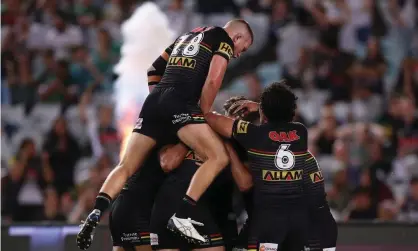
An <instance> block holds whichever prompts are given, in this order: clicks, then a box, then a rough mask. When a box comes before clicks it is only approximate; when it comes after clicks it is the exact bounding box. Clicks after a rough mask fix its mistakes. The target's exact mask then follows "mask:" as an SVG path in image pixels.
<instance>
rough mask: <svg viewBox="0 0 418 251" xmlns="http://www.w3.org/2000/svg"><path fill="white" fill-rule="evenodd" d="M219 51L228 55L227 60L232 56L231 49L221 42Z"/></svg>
mask: <svg viewBox="0 0 418 251" xmlns="http://www.w3.org/2000/svg"><path fill="white" fill-rule="evenodd" d="M219 51H220V52H222V53H225V54H226V55H228V56H229V58H231V57H232V55H233V54H234V51H233V50H232V47H231V46H230V45H229V44H227V43H225V42H221V44H220V45H219Z"/></svg>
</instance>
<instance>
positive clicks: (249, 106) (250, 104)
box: [231, 100, 260, 114]
mask: <svg viewBox="0 0 418 251" xmlns="http://www.w3.org/2000/svg"><path fill="white" fill-rule="evenodd" d="M259 107H260V104H259V103H257V102H254V101H251V100H246V101H243V102H242V103H240V105H239V106H238V108H236V109H235V111H234V114H240V113H242V112H243V111H244V110H245V111H246V113H250V112H258V109H259ZM231 108H232V107H231Z"/></svg>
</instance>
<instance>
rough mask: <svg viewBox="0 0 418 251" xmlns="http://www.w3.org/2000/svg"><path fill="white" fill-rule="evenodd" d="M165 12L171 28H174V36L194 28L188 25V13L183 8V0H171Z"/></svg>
mask: <svg viewBox="0 0 418 251" xmlns="http://www.w3.org/2000/svg"><path fill="white" fill-rule="evenodd" d="M166 13H167V18H168V20H169V22H170V26H171V29H173V30H174V34H175V35H176V36H180V35H181V34H183V33H185V32H188V31H189V30H190V29H193V28H194V27H193V28H192V27H189V22H190V14H189V13H188V11H187V10H186V9H185V6H184V0H172V1H171V4H170V6H169V8H168V10H167V12H166Z"/></svg>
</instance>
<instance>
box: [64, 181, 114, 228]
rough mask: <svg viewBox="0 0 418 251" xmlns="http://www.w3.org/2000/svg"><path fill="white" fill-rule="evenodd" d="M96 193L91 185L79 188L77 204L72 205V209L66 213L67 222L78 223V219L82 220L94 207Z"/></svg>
mask: <svg viewBox="0 0 418 251" xmlns="http://www.w3.org/2000/svg"><path fill="white" fill-rule="evenodd" d="M96 194H97V191H96V190H95V189H93V188H91V187H85V188H82V189H81V190H80V192H79V196H78V200H77V204H76V205H75V206H74V208H73V210H72V211H71V213H70V214H69V215H68V223H72V224H78V223H79V222H80V221H82V220H84V219H85V218H86V217H87V215H88V213H89V212H90V211H91V210H92V209H93V207H94V201H95V198H96ZM102 217H103V220H105V219H106V217H105V216H102ZM105 221H106V220H105Z"/></svg>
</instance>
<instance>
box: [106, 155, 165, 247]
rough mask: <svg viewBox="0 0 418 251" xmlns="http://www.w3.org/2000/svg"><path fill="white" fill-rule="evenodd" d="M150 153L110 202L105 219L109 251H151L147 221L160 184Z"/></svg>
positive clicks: (161, 177)
mask: <svg viewBox="0 0 418 251" xmlns="http://www.w3.org/2000/svg"><path fill="white" fill-rule="evenodd" d="M158 150H159V149H156V150H154V151H153V152H152V153H151V154H150V156H149V157H148V159H147V160H146V161H145V163H144V166H143V167H142V168H141V171H140V172H139V171H136V172H135V173H134V175H132V176H131V177H130V178H129V179H128V181H127V182H126V184H125V186H124V187H123V189H122V191H121V192H120V194H119V196H118V197H117V198H116V200H115V201H114V202H113V204H112V207H111V212H110V215H109V228H110V233H111V236H112V241H113V251H134V250H136V251H139V250H141V251H145V250H151V244H150V229H149V226H150V217H151V211H152V207H153V205H154V198H155V195H156V194H157V192H158V189H159V187H160V185H161V184H162V182H163V180H164V172H163V171H162V169H161V167H160V164H159V161H158Z"/></svg>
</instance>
